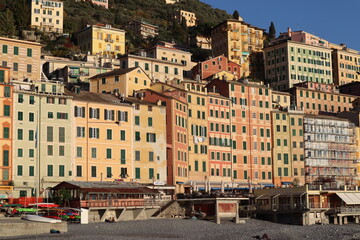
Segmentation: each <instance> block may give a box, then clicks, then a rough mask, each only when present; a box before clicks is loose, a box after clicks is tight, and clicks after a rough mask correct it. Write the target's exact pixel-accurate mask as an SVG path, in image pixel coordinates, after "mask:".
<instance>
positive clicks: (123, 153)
mask: <svg viewBox="0 0 360 240" xmlns="http://www.w3.org/2000/svg"><path fill="white" fill-rule="evenodd" d="M120 156H121V164H126V150H125V149H121V151H120Z"/></svg>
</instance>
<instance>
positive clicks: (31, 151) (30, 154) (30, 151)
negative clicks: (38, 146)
mask: <svg viewBox="0 0 360 240" xmlns="http://www.w3.org/2000/svg"><path fill="white" fill-rule="evenodd" d="M29 157H30V158H33V157H34V149H29Z"/></svg>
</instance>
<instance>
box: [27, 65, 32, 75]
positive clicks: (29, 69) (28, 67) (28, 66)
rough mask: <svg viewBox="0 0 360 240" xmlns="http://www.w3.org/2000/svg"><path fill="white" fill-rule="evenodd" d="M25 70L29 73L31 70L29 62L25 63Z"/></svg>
mask: <svg viewBox="0 0 360 240" xmlns="http://www.w3.org/2000/svg"><path fill="white" fill-rule="evenodd" d="M26 71H27V72H28V73H31V72H32V66H31V64H27V65H26Z"/></svg>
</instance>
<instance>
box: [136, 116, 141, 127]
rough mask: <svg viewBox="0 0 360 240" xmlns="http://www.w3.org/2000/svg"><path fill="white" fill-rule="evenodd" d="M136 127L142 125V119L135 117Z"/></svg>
mask: <svg viewBox="0 0 360 240" xmlns="http://www.w3.org/2000/svg"><path fill="white" fill-rule="evenodd" d="M135 125H140V117H139V116H135Z"/></svg>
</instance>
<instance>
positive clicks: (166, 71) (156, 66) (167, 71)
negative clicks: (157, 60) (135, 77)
mask: <svg viewBox="0 0 360 240" xmlns="http://www.w3.org/2000/svg"><path fill="white" fill-rule="evenodd" d="M134 65H135V67H139V62H137V61H135V63H134ZM144 70H145V71H150V64H149V63H145V64H144ZM154 70H155V72H160V66H159V65H157V64H155V69H154ZM164 72H165V73H169V67H168V66H165V67H164ZM173 74H175V75H179V69H178V68H174V73H173Z"/></svg>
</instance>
